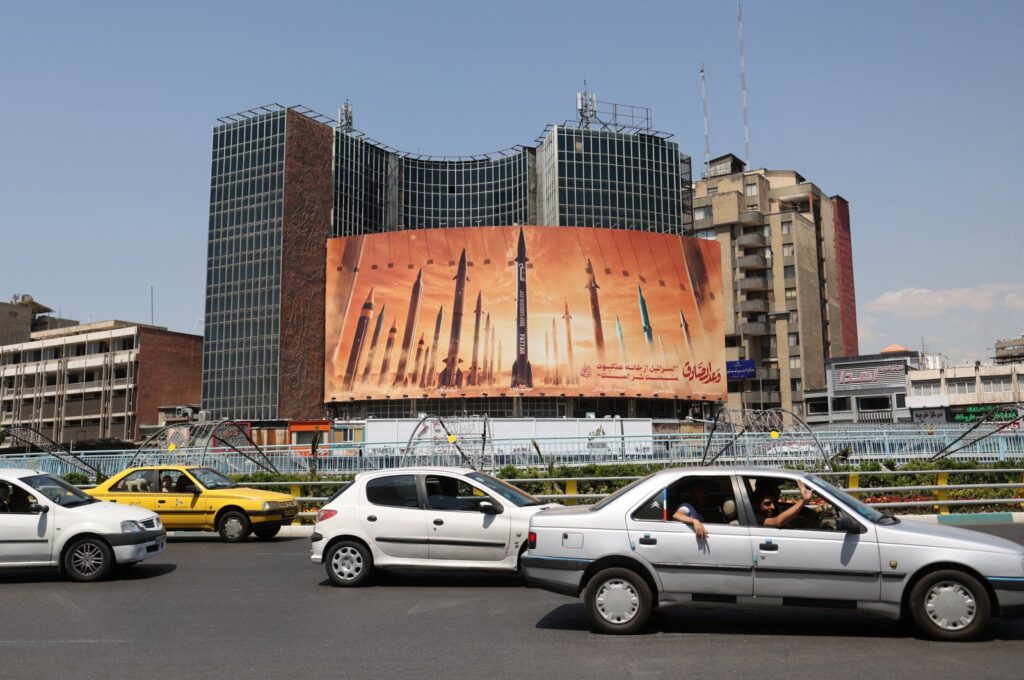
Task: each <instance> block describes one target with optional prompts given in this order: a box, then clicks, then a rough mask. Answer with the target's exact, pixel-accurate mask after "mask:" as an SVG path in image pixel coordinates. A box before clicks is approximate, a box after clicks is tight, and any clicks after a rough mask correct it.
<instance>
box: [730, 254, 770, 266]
mask: <svg viewBox="0 0 1024 680" xmlns="http://www.w3.org/2000/svg"><path fill="white" fill-rule="evenodd" d="M736 266H737V267H739V268H740V269H768V268H769V267H770V266H771V265H769V264H768V258H766V257H765V256H764V255H744V256H743V257H741V258H739V259H738V260H736Z"/></svg>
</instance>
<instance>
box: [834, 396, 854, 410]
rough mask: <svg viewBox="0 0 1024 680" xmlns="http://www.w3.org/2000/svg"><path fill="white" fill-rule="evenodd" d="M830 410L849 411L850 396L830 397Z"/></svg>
mask: <svg viewBox="0 0 1024 680" xmlns="http://www.w3.org/2000/svg"><path fill="white" fill-rule="evenodd" d="M832 410H833V411H839V412H844V411H849V410H850V398H849V397H835V398H834V399H832Z"/></svg>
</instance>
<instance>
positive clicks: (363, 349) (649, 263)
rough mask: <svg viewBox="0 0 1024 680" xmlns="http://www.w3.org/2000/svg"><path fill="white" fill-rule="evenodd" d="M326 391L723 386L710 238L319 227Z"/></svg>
mask: <svg viewBox="0 0 1024 680" xmlns="http://www.w3.org/2000/svg"><path fill="white" fill-rule="evenodd" d="M327 273H328V276H327V300H326V306H327V323H326V336H325V344H326V349H327V352H326V357H327V359H326V366H325V394H326V395H327V400H328V401H330V400H331V399H334V400H347V399H351V398H357V399H364V398H403V397H436V396H441V395H450V396H468V397H475V396H497V395H500V394H505V395H511V394H522V395H524V396H552V395H562V394H566V395H580V394H582V395H592V396H656V397H666V398H672V397H678V398H684V399H689V398H694V399H716V400H723V399H724V398H725V392H726V387H725V385H726V383H725V340H724V334H723V326H722V305H721V290H722V277H721V267H720V254H719V247H718V244H717V243H716V242H714V241H707V240H702V239H689V238H682V237H679V236H674V235H668V234H658V233H654V232H639V231H627V230H619V229H597V228H584V227H535V226H527V227H464V228H451V229H423V230H407V231H398V232H386V233H381V234H373V235H368V236H352V237H344V238H335V239H331V240H330V241H329V242H328V252H327Z"/></svg>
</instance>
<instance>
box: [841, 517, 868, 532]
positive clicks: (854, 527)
mask: <svg viewBox="0 0 1024 680" xmlns="http://www.w3.org/2000/svg"><path fill="white" fill-rule="evenodd" d="M836 529H838V530H839V531H843V532H846V533H848V534H863V533H864V532H866V531H867V529H865V528H864V525H863V524H861V523H860V522H858V521H857V520H855V519H854V518H852V517H850V516H849V515H843V516H842V517H840V518H839V521H837V522H836Z"/></svg>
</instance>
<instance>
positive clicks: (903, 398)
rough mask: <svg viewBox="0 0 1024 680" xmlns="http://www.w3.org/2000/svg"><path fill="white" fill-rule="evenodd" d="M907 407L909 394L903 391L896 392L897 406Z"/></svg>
mask: <svg viewBox="0 0 1024 680" xmlns="http://www.w3.org/2000/svg"><path fill="white" fill-rule="evenodd" d="M906 407H907V395H906V394H905V393H903V392H897V393H896V408H906Z"/></svg>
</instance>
